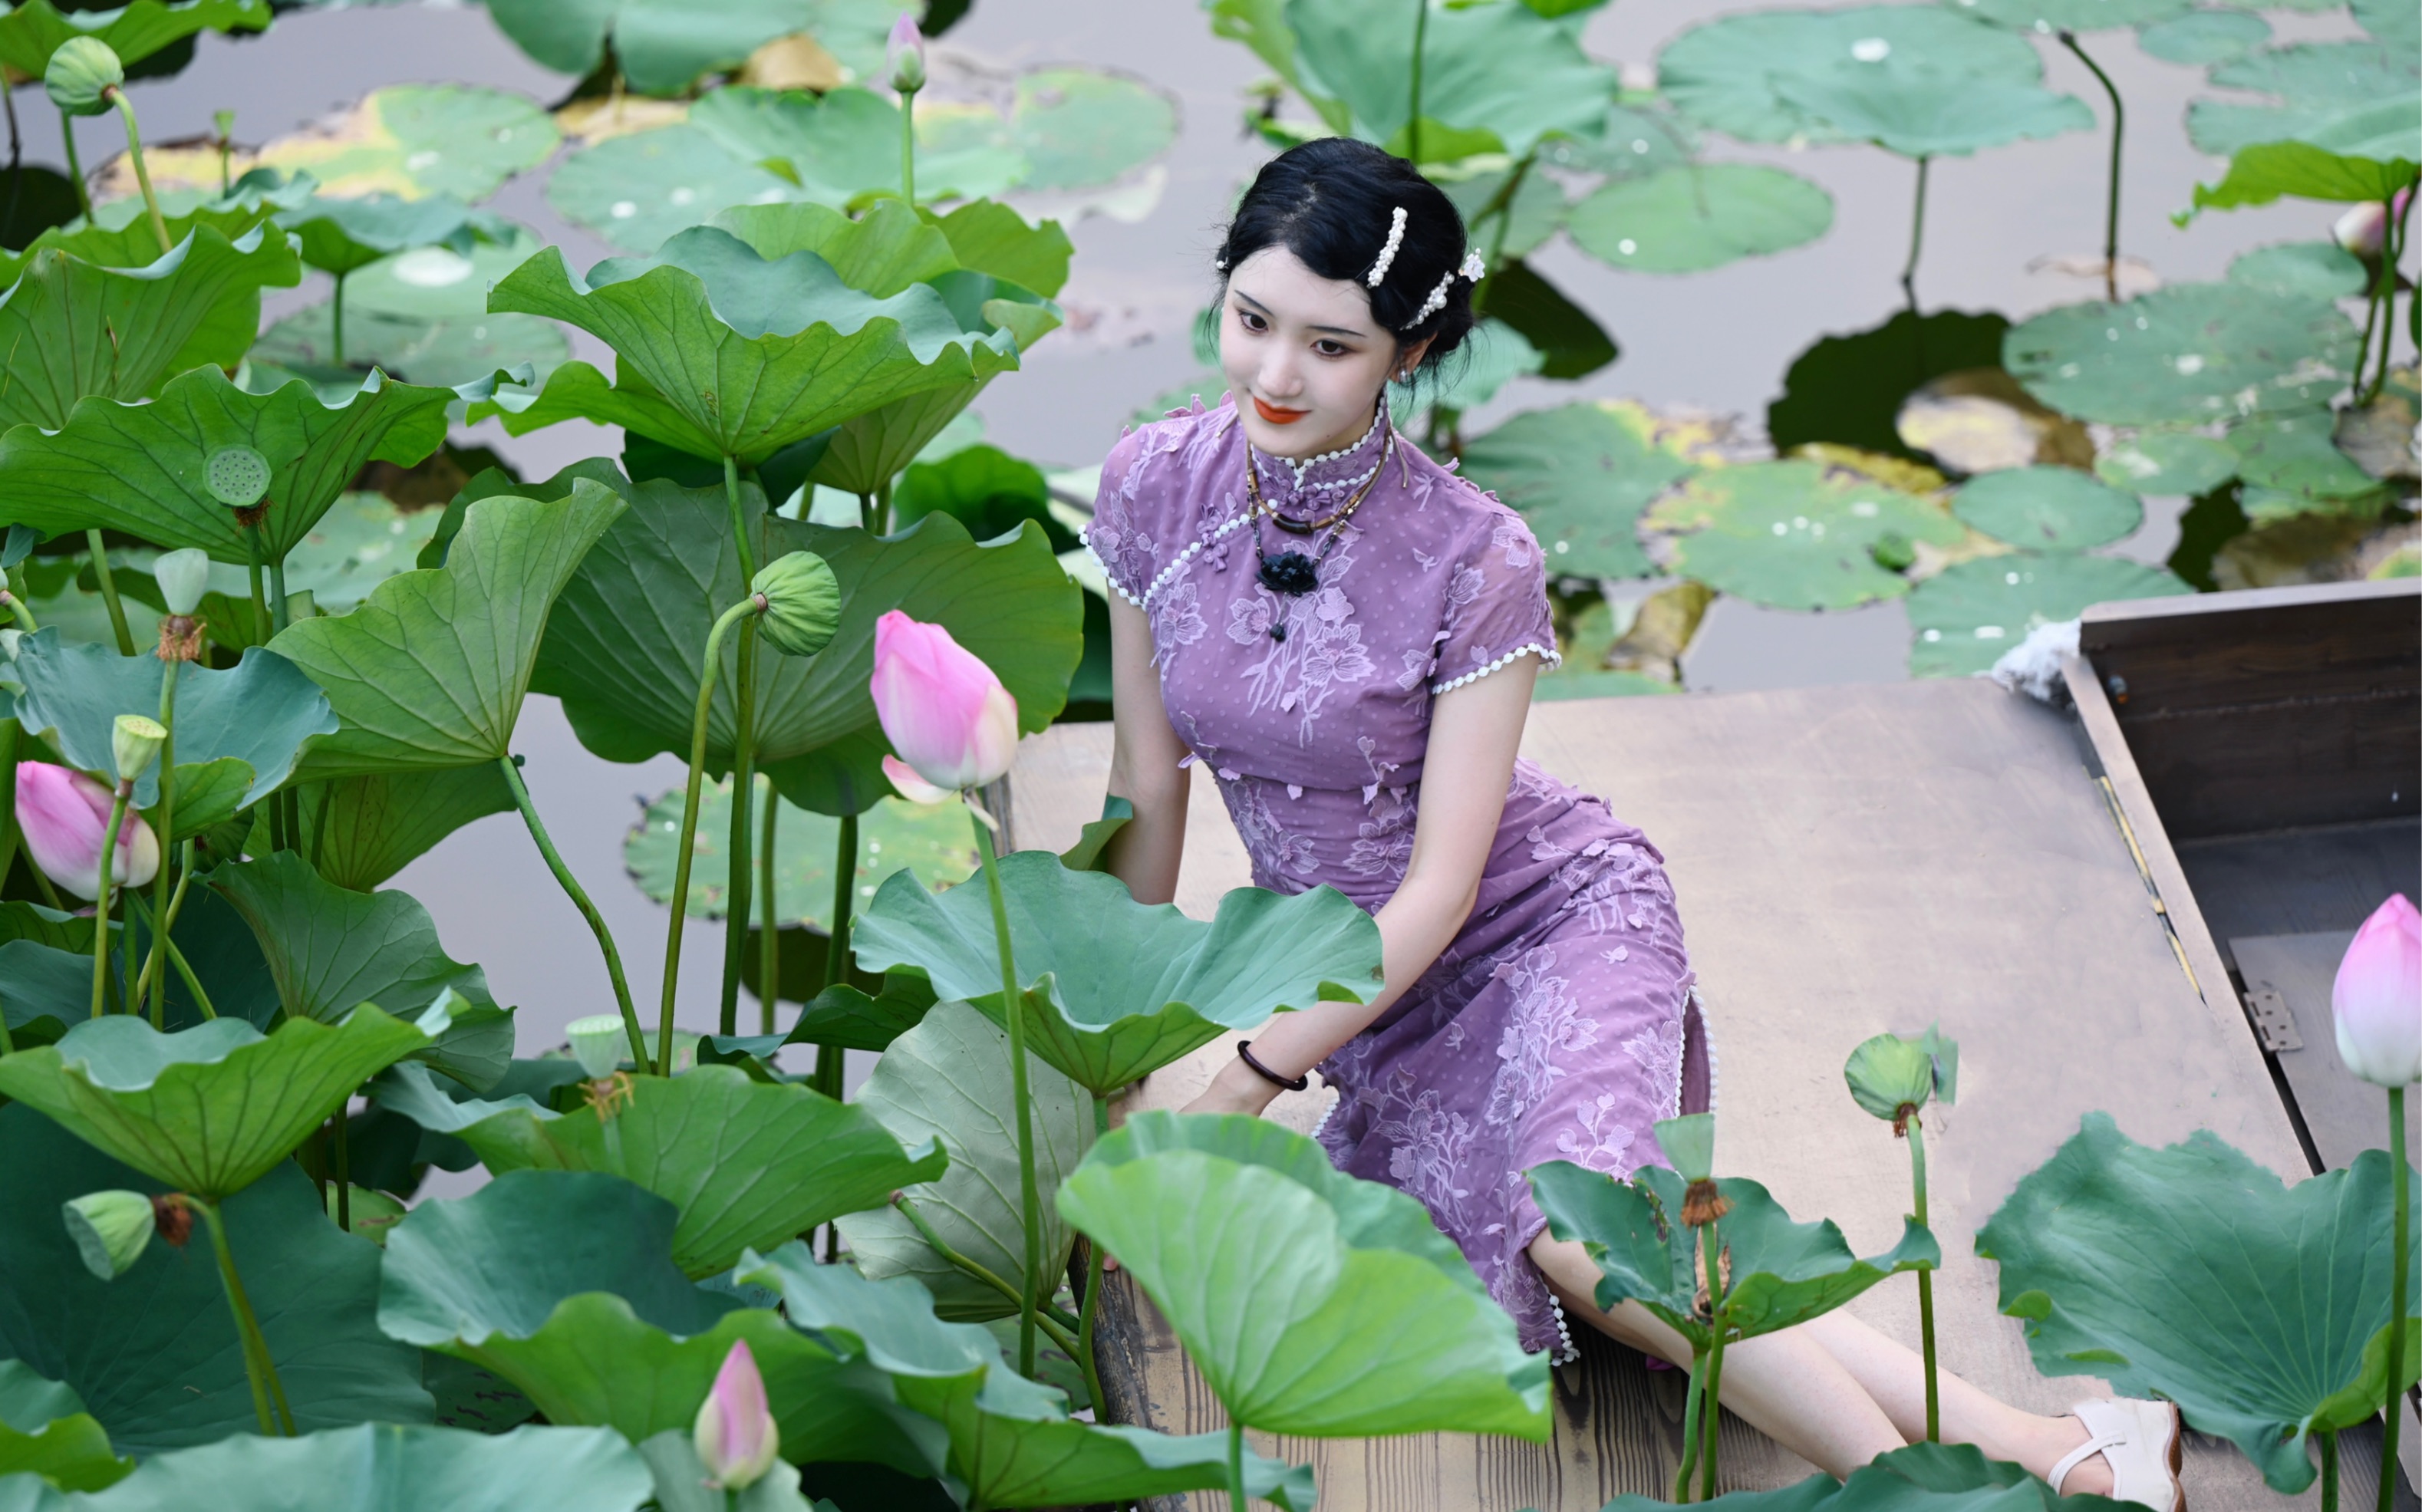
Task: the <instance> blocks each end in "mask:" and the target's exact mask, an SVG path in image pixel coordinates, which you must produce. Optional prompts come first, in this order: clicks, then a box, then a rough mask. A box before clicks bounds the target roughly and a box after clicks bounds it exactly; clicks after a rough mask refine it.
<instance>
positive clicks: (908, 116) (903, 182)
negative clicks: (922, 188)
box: [900, 89, 917, 208]
mask: <svg viewBox="0 0 2422 1512" xmlns="http://www.w3.org/2000/svg"><path fill="white" fill-rule="evenodd" d="M900 197H901V198H903V199H905V200H906V201H908V203H909V205H910V206H911V207H912V208H913V207H914V206H915V205H916V203H917V91H916V90H914V89H903V90H902V91H900Z"/></svg>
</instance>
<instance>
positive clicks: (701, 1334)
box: [378, 1171, 941, 1475]
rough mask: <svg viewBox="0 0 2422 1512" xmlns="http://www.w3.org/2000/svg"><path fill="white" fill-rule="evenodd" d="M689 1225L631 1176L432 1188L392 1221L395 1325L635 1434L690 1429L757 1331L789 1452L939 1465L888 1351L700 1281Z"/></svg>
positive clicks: (385, 1301)
mask: <svg viewBox="0 0 2422 1512" xmlns="http://www.w3.org/2000/svg"><path fill="white" fill-rule="evenodd" d="M676 1222H677V1214H676V1212H675V1209H674V1207H673V1205H672V1204H671V1203H668V1202H667V1201H665V1200H664V1199H663V1198H661V1197H658V1196H655V1195H653V1193H650V1192H647V1191H643V1190H641V1189H639V1188H637V1187H636V1186H633V1185H632V1184H631V1183H630V1182H627V1181H625V1180H623V1179H622V1178H621V1177H620V1176H612V1175H606V1174H603V1173H595V1172H567V1171H514V1172H509V1173H506V1174H504V1175H501V1176H498V1177H497V1178H496V1179H495V1180H494V1181H491V1182H489V1183H488V1184H487V1185H486V1186H485V1187H482V1188H480V1189H479V1190H478V1191H476V1192H474V1193H472V1194H471V1195H470V1196H468V1197H464V1198H459V1199H456V1200H454V1201H450V1202H427V1203H423V1204H421V1205H418V1206H417V1207H415V1208H414V1209H413V1210H412V1212H411V1213H410V1214H408V1215H407V1216H406V1217H405V1218H404V1220H403V1221H402V1222H401V1223H398V1224H397V1225H396V1226H395V1227H394V1228H393V1229H392V1230H390V1231H389V1232H388V1234H387V1241H386V1259H385V1266H384V1268H383V1270H382V1273H381V1277H380V1285H379V1304H378V1322H379V1327H380V1328H381V1329H383V1330H385V1332H386V1334H387V1335H388V1337H390V1338H395V1339H401V1340H402V1341H404V1342H405V1343H408V1344H416V1345H419V1346H421V1347H424V1348H430V1349H435V1350H436V1351H438V1352H439V1353H441V1354H449V1355H453V1356H455V1357H456V1358H458V1359H462V1360H467V1361H470V1362H472V1363H474V1364H476V1365H479V1366H480V1367H481V1368H483V1369H485V1370H489V1371H492V1372H494V1373H495V1375H497V1376H500V1377H502V1378H504V1379H506V1380H507V1381H510V1382H511V1383H512V1384H513V1385H514V1386H515V1387H517V1388H518V1389H520V1390H521V1391H522V1392H523V1393H525V1394H527V1395H528V1397H529V1399H530V1400H531V1401H532V1402H534V1403H536V1404H537V1405H538V1410H540V1411H541V1412H543V1413H544V1414H545V1415H546V1418H547V1421H548V1422H550V1423H561V1424H583V1425H603V1426H606V1427H611V1428H614V1429H617V1430H618V1431H620V1432H621V1434H622V1435H623V1437H625V1438H627V1439H630V1440H633V1441H639V1440H643V1439H647V1438H650V1437H652V1436H653V1435H655V1434H658V1433H662V1432H664V1431H665V1430H666V1429H668V1428H676V1429H679V1430H681V1431H682V1432H684V1433H686V1432H688V1431H689V1428H690V1425H691V1422H692V1420H693V1419H695V1418H696V1416H697V1414H698V1406H699V1403H700V1402H701V1401H703V1400H705V1398H706V1393H707V1388H708V1387H709V1386H710V1385H711V1384H713V1382H714V1380H715V1375H716V1371H718V1370H720V1369H721V1368H722V1366H723V1357H724V1356H725V1355H727V1354H729V1353H730V1352H731V1346H732V1342H733V1341H734V1340H736V1339H746V1340H747V1341H748V1349H749V1353H751V1354H752V1355H754V1356H755V1357H756V1360H757V1368H758V1370H759V1371H760V1372H761V1373H762V1374H763V1377H764V1379H765V1394H766V1397H767V1400H768V1402H769V1404H770V1405H771V1407H772V1408H773V1410H774V1417H775V1421H776V1423H777V1424H778V1425H779V1426H780V1429H781V1434H782V1453H783V1454H784V1455H785V1456H786V1457H789V1458H791V1459H793V1460H795V1461H802V1462H806V1461H814V1460H821V1459H855V1460H873V1461H877V1462H879V1463H884V1464H889V1465H891V1466H892V1467H893V1468H895V1469H898V1470H902V1471H904V1472H906V1473H910V1474H917V1475H921V1474H924V1473H927V1469H928V1467H929V1465H930V1464H931V1463H932V1462H933V1461H934V1460H936V1459H938V1458H939V1453H938V1451H939V1447H940V1445H939V1440H940V1437H941V1435H940V1432H939V1430H938V1429H937V1428H936V1427H935V1426H934V1425H932V1424H930V1423H925V1422H923V1420H921V1419H918V1418H917V1417H916V1415H915V1414H913V1413H910V1412H908V1411H906V1410H904V1409H902V1408H900V1407H899V1406H897V1405H896V1404H895V1403H894V1402H893V1401H892V1399H891V1392H890V1388H889V1382H888V1381H886V1380H885V1378H883V1376H882V1374H881V1373H880V1372H879V1371H877V1370H875V1369H874V1368H873V1366H872V1365H868V1364H865V1363H863V1362H849V1361H843V1360H841V1359H840V1358H838V1357H837V1356H836V1354H835V1353H834V1351H832V1350H831V1349H829V1348H827V1347H825V1346H823V1345H821V1344H818V1343H816V1342H815V1341H813V1340H811V1339H810V1338H808V1337H807V1336H806V1335H804V1334H801V1333H799V1332H798V1331H795V1330H794V1329H792V1328H791V1327H790V1326H789V1325H788V1324H786V1323H784V1322H783V1321H782V1319H781V1318H780V1317H779V1315H776V1314H774V1313H772V1312H769V1311H766V1310H763V1309H760V1308H749V1307H745V1306H743V1305H742V1303H741V1299H739V1298H738V1297H737V1296H734V1295H733V1294H731V1292H729V1291H710V1290H707V1289H705V1288H703V1287H700V1286H697V1285H693V1284H691V1282H690V1280H689V1278H688V1277H686V1276H684V1275H683V1274H682V1272H681V1268H679V1267H678V1266H676V1265H674V1264H673V1262H672V1260H671V1259H670V1253H671V1245H672V1236H673V1231H674V1227H675V1224H676Z"/></svg>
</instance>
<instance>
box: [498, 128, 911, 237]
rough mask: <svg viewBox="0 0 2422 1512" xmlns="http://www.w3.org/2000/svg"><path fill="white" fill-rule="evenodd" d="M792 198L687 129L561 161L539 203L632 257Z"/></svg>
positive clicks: (638, 135) (657, 131)
mask: <svg viewBox="0 0 2422 1512" xmlns="http://www.w3.org/2000/svg"><path fill="white" fill-rule="evenodd" d="M896 150H897V149H896V146H895V151H896ZM893 181H894V182H895V184H896V182H897V181H898V171H897V169H895V170H894V172H893ZM798 195H799V189H798V186H797V185H795V184H794V183H792V182H791V181H789V180H788V179H785V178H783V177H782V176H781V175H780V174H779V173H776V172H775V171H774V170H773V169H771V168H768V167H763V166H761V165H758V164H757V163H756V162H755V161H753V160H750V159H746V158H740V157H735V156H733V155H732V152H731V149H730V148H727V147H725V146H724V145H723V143H722V142H721V141H720V140H718V139H717V138H716V136H715V135H713V134H710V133H708V132H706V131H703V130H701V129H700V128H699V127H696V126H693V125H690V124H689V123H688V122H687V121H678V122H675V123H674V124H672V125H670V126H659V127H655V128H653V130H649V131H644V132H630V133H627V134H623V135H621V136H609V137H606V139H605V140H604V141H601V142H597V143H594V144H592V145H590V146H589V147H586V148H583V149H581V150H579V151H576V152H574V153H573V154H572V155H570V156H569V157H567V158H565V159H564V160H563V164H562V165H561V166H560V167H558V168H557V169H556V170H555V172H554V173H553V174H552V175H551V176H549V178H548V179H547V181H546V200H547V203H548V204H550V205H552V206H554V207H555V210H556V212H557V213H558V214H560V215H561V216H562V217H563V218H564V219H565V220H566V221H569V222H571V223H572V224H573V225H574V226H579V227H583V228H587V229H589V230H590V231H594V232H595V233H596V234H597V235H599V236H601V237H604V238H605V239H606V241H608V242H610V243H612V244H614V245H616V246H626V247H630V248H632V249H634V250H637V251H646V250H649V249H651V248H653V247H656V246H660V245H662V244H664V242H665V240H666V238H668V237H670V236H672V235H674V234H675V233H676V232H679V231H683V230H686V229H687V228H690V227H692V226H696V225H697V224H699V222H700V221H701V220H703V219H706V218H707V217H710V216H712V215H713V214H714V213H716V211H718V210H723V209H725V208H727V207H730V206H733V205H774V204H781V203H784V202H787V201H790V200H793V199H795V198H797V197H798Z"/></svg>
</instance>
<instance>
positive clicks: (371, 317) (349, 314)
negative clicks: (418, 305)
mask: <svg viewBox="0 0 2422 1512" xmlns="http://www.w3.org/2000/svg"><path fill="white" fill-rule="evenodd" d="M355 276H356V277H359V276H363V275H358V274H357V275H355ZM346 283H347V288H346V290H345V361H344V362H343V363H342V364H339V363H338V362H337V360H336V314H335V310H334V308H333V307H331V306H329V305H326V304H319V305H307V306H305V307H303V308H301V309H298V310H296V311H295V312H294V313H293V314H291V315H289V316H287V317H286V318H285V319H284V320H282V321H279V322H277V323H275V324H274V325H272V326H271V327H270V328H269V329H268V330H266V331H263V332H262V333H261V334H260V341H259V342H258V343H256V344H255V345H254V347H253V349H252V360H251V366H250V368H249V369H248V370H247V371H246V373H245V379H244V381H245V386H247V387H249V388H251V389H253V390H255V391H256V392H260V391H263V390H267V389H270V388H275V387H277V386H281V385H284V384H288V383H291V382H293V381H294V380H296V379H298V378H299V379H301V380H303V381H304V382H306V383H308V384H310V385H311V386H313V387H314V388H316V389H317V390H318V391H319V394H320V398H321V400H322V402H324V403H342V402H344V401H345V400H346V399H348V398H350V397H351V396H352V394H353V392H354V389H355V388H357V387H359V386H360V385H361V381H362V370H363V369H365V368H376V369H378V370H380V371H382V372H384V373H385V374H386V375H387V376H389V377H391V378H400V379H401V380H403V381H404V382H406V383H415V384H422V385H427V386H434V387H454V388H456V389H458V390H461V389H467V388H470V387H471V386H474V385H477V384H478V383H479V382H480V380H481V379H483V378H488V377H490V376H491V375H493V374H495V373H496V372H498V371H500V370H502V371H506V372H507V373H508V374H509V375H510V376H511V379H512V381H513V382H514V383H515V384H526V385H528V386H537V385H541V384H543V383H544V382H545V380H546V377H547V375H548V374H549V373H552V372H553V371H555V370H556V369H558V368H559V367H561V366H562V365H563V362H564V359H565V358H566V357H568V356H570V355H571V354H572V347H571V344H570V343H569V342H567V341H566V340H565V339H564V338H563V332H562V330H561V329H560V328H559V327H558V326H557V325H556V323H554V322H552V321H543V320H541V319H539V318H538V317H537V316H535V315H487V314H479V315H462V316H448V317H447V318H445V319H440V320H432V319H424V318H419V317H415V316H403V315H386V314H381V313H379V312H377V311H375V310H361V309H356V308H355V307H354V292H353V289H352V287H351V285H352V279H350V278H349V279H347V280H346ZM525 369H527V372H525V371H524V370H525Z"/></svg>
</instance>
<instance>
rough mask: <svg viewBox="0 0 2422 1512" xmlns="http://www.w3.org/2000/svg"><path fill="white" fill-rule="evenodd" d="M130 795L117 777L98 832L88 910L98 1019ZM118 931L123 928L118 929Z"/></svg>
mask: <svg viewBox="0 0 2422 1512" xmlns="http://www.w3.org/2000/svg"><path fill="white" fill-rule="evenodd" d="M133 797H134V780H133V779H132V778H120V779H118V794H117V796H116V797H114V798H113V799H112V800H111V801H110V805H109V827H108V828H106V829H104V830H102V832H101V888H100V896H99V897H97V898H95V899H94V900H93V909H92V1016H93V1017H95V1018H99V1017H100V1016H101V1014H102V1005H103V1004H104V1003H105V1002H106V1001H107V998H108V990H109V873H110V869H111V868H112V867H113V866H114V865H115V864H116V863H117V860H118V827H119V826H121V825H123V824H125V823H126V805H127V803H128V801H129V800H131V799H132V798H133ZM120 927H121V928H122V927H123V926H120Z"/></svg>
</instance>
